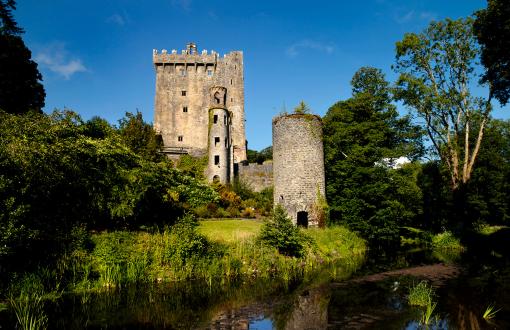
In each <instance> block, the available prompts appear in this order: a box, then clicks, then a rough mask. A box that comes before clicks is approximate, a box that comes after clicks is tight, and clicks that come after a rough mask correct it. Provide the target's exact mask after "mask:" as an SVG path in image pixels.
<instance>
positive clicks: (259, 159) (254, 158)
mask: <svg viewBox="0 0 510 330" xmlns="http://www.w3.org/2000/svg"><path fill="white" fill-rule="evenodd" d="M246 156H247V161H248V163H257V164H262V163H264V162H265V161H266V160H271V159H273V146H269V147H267V148H264V149H262V150H261V151H256V150H250V149H248V151H247V153H246Z"/></svg>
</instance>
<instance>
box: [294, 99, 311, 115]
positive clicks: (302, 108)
mask: <svg viewBox="0 0 510 330" xmlns="http://www.w3.org/2000/svg"><path fill="white" fill-rule="evenodd" d="M310 112H311V110H310V107H309V106H308V105H307V104H306V103H305V101H301V102H299V104H298V105H297V106H296V107H295V108H294V113H297V114H301V115H303V114H307V113H310Z"/></svg>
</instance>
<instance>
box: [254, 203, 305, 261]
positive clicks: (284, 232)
mask: <svg viewBox="0 0 510 330" xmlns="http://www.w3.org/2000/svg"><path fill="white" fill-rule="evenodd" d="M259 240H260V241H261V242H263V243H264V244H266V245H268V246H272V247H275V248H277V249H278V251H279V252H280V253H281V254H284V255H287V256H295V257H300V256H302V255H303V254H304V252H305V248H306V245H307V244H310V241H309V240H308V239H307V237H306V236H305V235H303V234H302V233H301V232H300V229H299V228H298V227H296V226H294V224H293V223H292V221H291V220H290V218H289V217H288V215H287V212H285V210H284V209H283V207H282V206H281V205H277V206H276V207H275V209H274V211H273V217H272V219H268V220H266V221H265V222H264V225H263V226H262V228H261V230H260V234H259Z"/></svg>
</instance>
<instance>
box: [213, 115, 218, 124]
mask: <svg viewBox="0 0 510 330" xmlns="http://www.w3.org/2000/svg"><path fill="white" fill-rule="evenodd" d="M213 122H214V123H215V124H217V123H218V115H214V116H213Z"/></svg>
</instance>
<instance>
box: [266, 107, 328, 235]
mask: <svg viewBox="0 0 510 330" xmlns="http://www.w3.org/2000/svg"><path fill="white" fill-rule="evenodd" d="M273 180H274V195H273V198H274V205H277V204H280V205H282V206H283V208H284V209H285V210H286V211H287V213H288V215H289V216H290V218H291V219H292V221H293V223H294V224H296V225H298V226H303V227H308V226H319V225H322V224H321V223H320V218H321V217H322V216H323V213H322V212H323V210H322V209H321V206H322V205H321V200H323V199H324V197H325V182H326V180H325V175H324V149H323V143H322V121H321V118H320V117H319V116H316V115H311V114H289V115H281V116H278V117H275V118H274V119H273Z"/></svg>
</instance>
